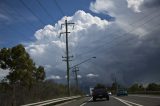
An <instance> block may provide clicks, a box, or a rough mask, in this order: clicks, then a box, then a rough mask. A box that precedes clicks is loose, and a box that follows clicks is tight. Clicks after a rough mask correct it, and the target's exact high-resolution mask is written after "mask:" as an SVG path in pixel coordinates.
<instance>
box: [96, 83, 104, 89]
mask: <svg viewBox="0 0 160 106" xmlns="http://www.w3.org/2000/svg"><path fill="white" fill-rule="evenodd" d="M94 88H95V89H96V88H106V87H105V85H103V84H97V85H96V86H95V87H94Z"/></svg>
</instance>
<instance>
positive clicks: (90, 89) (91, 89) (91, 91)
mask: <svg viewBox="0 0 160 106" xmlns="http://www.w3.org/2000/svg"><path fill="white" fill-rule="evenodd" d="M93 89H94V88H89V93H90V96H92V93H93Z"/></svg>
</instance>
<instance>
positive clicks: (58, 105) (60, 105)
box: [55, 100, 77, 106]
mask: <svg viewBox="0 0 160 106" xmlns="http://www.w3.org/2000/svg"><path fill="white" fill-rule="evenodd" d="M74 101H77V100H71V101H68V102H64V103H62V104H57V105H55V106H63V105H66V104H68V103H71V102H74Z"/></svg>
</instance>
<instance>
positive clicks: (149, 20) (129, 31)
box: [78, 14, 160, 56]
mask: <svg viewBox="0 0 160 106" xmlns="http://www.w3.org/2000/svg"><path fill="white" fill-rule="evenodd" d="M159 15H160V14H158V15H157V16H152V17H151V18H150V19H149V20H147V21H146V22H144V23H142V24H140V25H139V26H137V27H136V28H135V29H138V28H139V27H141V26H143V25H145V24H146V23H148V22H149V21H151V20H152V19H154V18H155V17H158V16H159ZM135 29H132V30H130V31H128V32H126V33H124V34H122V35H121V36H122V37H125V36H124V35H126V34H128V33H131V32H133V31H134V30H135ZM118 38H120V37H116V38H113V39H112V40H111V41H110V42H106V43H105V44H103V46H105V45H106V44H110V43H111V42H112V41H115V40H116V39H118ZM103 46H101V47H99V48H102V47H103ZM99 48H98V49H99ZM96 50H97V49H96ZM92 51H95V50H89V51H87V52H85V53H83V54H86V53H88V52H92ZM81 55H82V54H79V55H78V56H81Z"/></svg>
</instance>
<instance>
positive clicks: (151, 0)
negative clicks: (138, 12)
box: [143, 0, 160, 8]
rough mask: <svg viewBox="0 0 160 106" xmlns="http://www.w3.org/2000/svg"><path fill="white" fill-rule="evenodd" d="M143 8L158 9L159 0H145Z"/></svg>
mask: <svg viewBox="0 0 160 106" xmlns="http://www.w3.org/2000/svg"><path fill="white" fill-rule="evenodd" d="M143 6H145V7H147V8H155V7H160V1H159V0H147V1H145V2H144V4H143Z"/></svg>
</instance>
